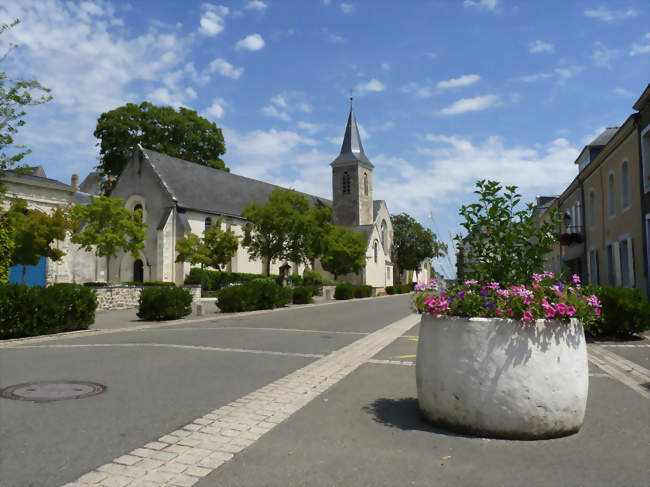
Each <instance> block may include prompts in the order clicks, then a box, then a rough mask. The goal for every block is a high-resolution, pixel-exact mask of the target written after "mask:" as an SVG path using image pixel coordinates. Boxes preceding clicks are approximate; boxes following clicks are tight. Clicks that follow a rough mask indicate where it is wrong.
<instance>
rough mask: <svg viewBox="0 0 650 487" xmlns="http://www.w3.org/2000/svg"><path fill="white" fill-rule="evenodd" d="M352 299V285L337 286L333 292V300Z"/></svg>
mask: <svg viewBox="0 0 650 487" xmlns="http://www.w3.org/2000/svg"><path fill="white" fill-rule="evenodd" d="M353 297H354V286H353V285H352V284H347V283H343V284H339V285H338V286H336V289H335V290H334V299H352V298H353Z"/></svg>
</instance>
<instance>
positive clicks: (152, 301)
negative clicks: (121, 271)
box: [138, 286, 192, 321]
mask: <svg viewBox="0 0 650 487" xmlns="http://www.w3.org/2000/svg"><path fill="white" fill-rule="evenodd" d="M191 312H192V295H191V294H190V292H189V291H188V290H187V289H183V288H180V287H172V286H158V287H147V288H145V289H143V290H142V292H141V293H140V301H139V303H138V317H139V318H140V319H143V320H147V321H162V320H176V319H178V318H182V317H183V316H187V315H189V314H190V313H191Z"/></svg>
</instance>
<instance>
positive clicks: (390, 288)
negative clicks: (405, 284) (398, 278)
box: [386, 286, 395, 294]
mask: <svg viewBox="0 0 650 487" xmlns="http://www.w3.org/2000/svg"><path fill="white" fill-rule="evenodd" d="M386 294H395V287H394V286H386Z"/></svg>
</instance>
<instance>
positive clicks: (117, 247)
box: [71, 196, 147, 282]
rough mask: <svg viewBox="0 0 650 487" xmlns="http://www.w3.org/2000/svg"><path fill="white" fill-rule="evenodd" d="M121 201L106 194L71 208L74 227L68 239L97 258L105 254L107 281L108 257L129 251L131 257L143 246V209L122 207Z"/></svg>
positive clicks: (107, 278) (122, 201) (107, 279)
mask: <svg viewBox="0 0 650 487" xmlns="http://www.w3.org/2000/svg"><path fill="white" fill-rule="evenodd" d="M123 203H124V200H122V199H120V198H111V197H109V196H99V197H97V198H95V197H93V196H91V197H90V203H89V204H87V205H75V206H73V207H72V210H71V218H72V222H73V224H74V226H75V229H76V230H77V231H76V233H74V234H73V235H72V238H71V240H72V241H73V242H74V243H76V244H79V245H81V247H82V248H84V249H85V250H86V251H88V252H93V251H94V252H95V254H96V255H97V256H98V257H106V281H107V282H110V281H109V275H108V273H109V269H110V259H111V257H116V256H117V253H118V252H119V251H124V252H130V253H131V254H132V255H133V256H134V257H137V256H138V251H139V250H140V249H142V248H144V239H145V228H146V227H147V224H146V223H144V222H143V221H142V210H140V209H138V210H135V211H130V210H127V209H126V208H124V206H122V204H123Z"/></svg>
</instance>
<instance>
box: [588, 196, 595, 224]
mask: <svg viewBox="0 0 650 487" xmlns="http://www.w3.org/2000/svg"><path fill="white" fill-rule="evenodd" d="M589 227H590V228H596V192H595V191H594V190H593V189H590V190H589Z"/></svg>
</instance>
